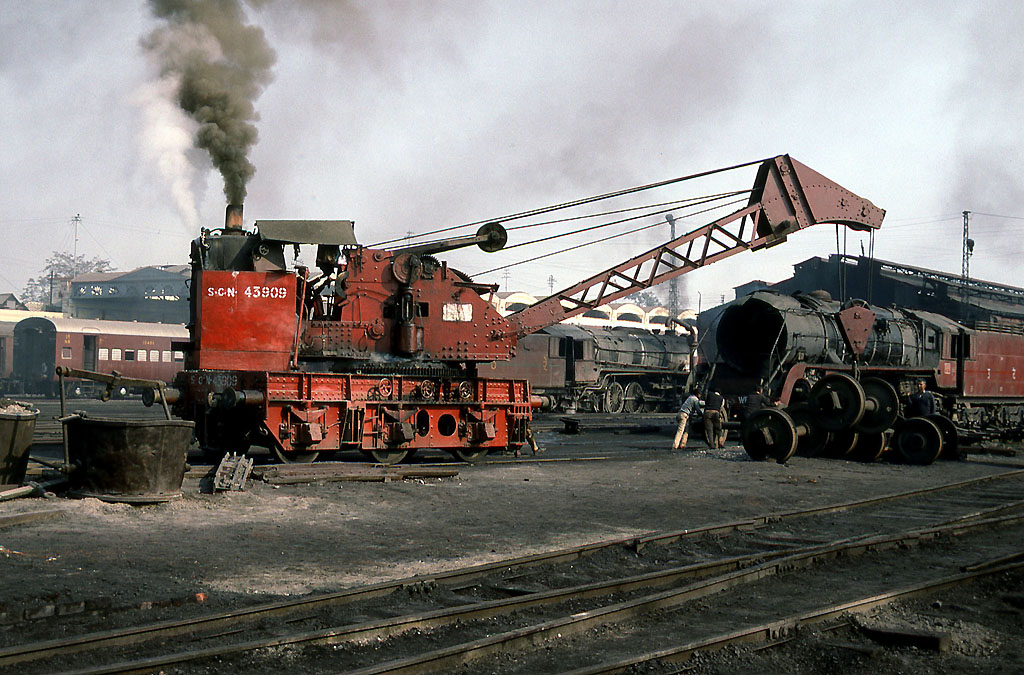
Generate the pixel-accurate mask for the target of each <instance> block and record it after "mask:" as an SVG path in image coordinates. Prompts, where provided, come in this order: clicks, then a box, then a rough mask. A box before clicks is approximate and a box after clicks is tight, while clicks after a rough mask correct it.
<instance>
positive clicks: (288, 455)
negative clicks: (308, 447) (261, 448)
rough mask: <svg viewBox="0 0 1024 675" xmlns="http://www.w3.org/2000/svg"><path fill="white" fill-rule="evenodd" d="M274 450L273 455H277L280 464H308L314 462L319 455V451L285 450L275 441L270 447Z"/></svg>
mask: <svg viewBox="0 0 1024 675" xmlns="http://www.w3.org/2000/svg"><path fill="white" fill-rule="evenodd" d="M271 450H273V451H274V456H275V457H277V459H278V461H279V462H281V463H282V464H309V463H310V462H315V461H316V458H317V457H319V456H320V453H319V452H299V451H298V450H285V449H284V448H281V447H280V446H278V445H277V444H276V443H275V444H274V446H273V447H272V448H271Z"/></svg>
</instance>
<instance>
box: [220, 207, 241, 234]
mask: <svg viewBox="0 0 1024 675" xmlns="http://www.w3.org/2000/svg"><path fill="white" fill-rule="evenodd" d="M224 229H225V230H236V231H237V230H241V229H242V205H241V204H228V207H227V209H225V211H224Z"/></svg>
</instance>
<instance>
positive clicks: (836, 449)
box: [821, 428, 860, 459]
mask: <svg viewBox="0 0 1024 675" xmlns="http://www.w3.org/2000/svg"><path fill="white" fill-rule="evenodd" d="M859 440H860V434H858V433H857V432H856V431H854V430H853V429H852V428H851V429H842V430H841V431H833V432H832V433H831V438H829V441H828V443H826V444H825V450H824V451H823V452H822V453H821V455H822V456H823V457H828V458H830V459H846V458H847V456H849V454H850V453H851V452H853V450H854V448H856V447H857V442H858V441H859Z"/></svg>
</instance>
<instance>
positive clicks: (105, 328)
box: [10, 317, 188, 396]
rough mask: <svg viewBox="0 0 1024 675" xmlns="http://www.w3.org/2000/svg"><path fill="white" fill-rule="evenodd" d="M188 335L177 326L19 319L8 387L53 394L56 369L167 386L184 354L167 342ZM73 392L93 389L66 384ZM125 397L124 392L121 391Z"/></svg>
mask: <svg viewBox="0 0 1024 675" xmlns="http://www.w3.org/2000/svg"><path fill="white" fill-rule="evenodd" d="M187 336H188V331H186V330H185V327H184V326H182V325H179V324H162V323H140V322H135V321H102V320H91V319H69V318H44V317H32V318H28V319H24V320H22V321H21V322H19V323H18V324H17V325H16V326H15V327H14V350H13V369H12V373H11V387H10V388H11V389H13V390H16V391H18V392H19V393H26V394H42V395H46V396H56V395H57V394H58V393H59V389H58V387H59V385H58V379H57V376H56V374H55V372H56V368H57V366H63V367H65V368H74V369H77V370H90V371H98V372H101V373H110V372H112V371H115V370H116V371H117V372H118V373H119V374H121V375H124V376H125V377H135V378H141V379H147V380H161V381H164V382H170V381H172V380H173V379H174V376H175V374H177V372H178V371H179V370H181V367H182V361H183V360H184V354H183V353H182V352H181V351H180V350H175V348H174V347H173V346H172V344H171V343H172V341H180V340H183V339H185V338H186V337H187ZM70 382H71V387H73V388H72V389H71V392H72V393H86V392H88V391H91V390H92V389H94V388H95V387H98V386H100V385H97V384H96V383H93V382H89V381H78V380H74V379H72V380H70ZM122 393H126V392H122Z"/></svg>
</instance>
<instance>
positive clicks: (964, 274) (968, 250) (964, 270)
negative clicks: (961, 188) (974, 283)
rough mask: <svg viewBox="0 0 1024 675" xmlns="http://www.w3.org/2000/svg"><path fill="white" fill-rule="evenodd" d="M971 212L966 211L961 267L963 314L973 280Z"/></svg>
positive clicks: (962, 313)
mask: <svg viewBox="0 0 1024 675" xmlns="http://www.w3.org/2000/svg"><path fill="white" fill-rule="evenodd" d="M970 223H971V212H970V211H964V256H963V263H962V264H961V267H960V302H961V304H962V307H961V316H966V313H967V296H968V294H969V293H968V290H967V286H968V285H969V284H970V282H971V255H973V254H974V240H973V239H971V237H970Z"/></svg>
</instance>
